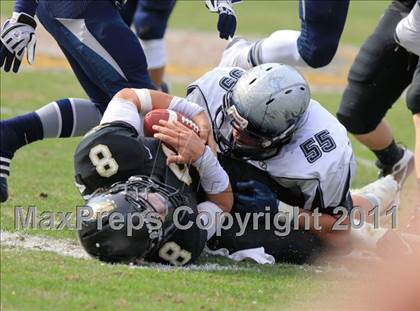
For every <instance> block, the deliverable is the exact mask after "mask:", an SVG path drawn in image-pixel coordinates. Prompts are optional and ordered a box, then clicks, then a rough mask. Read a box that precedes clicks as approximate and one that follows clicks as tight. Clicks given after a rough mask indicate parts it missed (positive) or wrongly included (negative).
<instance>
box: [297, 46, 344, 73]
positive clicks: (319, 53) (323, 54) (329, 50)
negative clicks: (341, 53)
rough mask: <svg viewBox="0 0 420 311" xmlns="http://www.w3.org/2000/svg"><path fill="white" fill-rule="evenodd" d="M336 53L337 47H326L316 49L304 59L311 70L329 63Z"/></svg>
mask: <svg viewBox="0 0 420 311" xmlns="http://www.w3.org/2000/svg"><path fill="white" fill-rule="evenodd" d="M336 51H337V46H336V45H335V46H332V45H326V46H321V47H317V48H316V49H315V50H314V52H313V53H312V54H311V57H310V58H308V59H305V61H306V63H307V64H308V65H309V66H311V67H312V68H321V67H324V66H327V65H328V64H329V63H331V61H332V59H333V58H334V55H335V53H336Z"/></svg>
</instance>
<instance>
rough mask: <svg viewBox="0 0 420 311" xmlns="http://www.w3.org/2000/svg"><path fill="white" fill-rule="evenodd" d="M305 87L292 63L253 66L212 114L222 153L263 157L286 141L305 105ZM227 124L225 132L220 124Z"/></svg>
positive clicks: (246, 156)
mask: <svg viewBox="0 0 420 311" xmlns="http://www.w3.org/2000/svg"><path fill="white" fill-rule="evenodd" d="M309 101H310V94H309V87H308V85H307V83H306V81H305V80H304V79H303V77H302V76H301V75H300V74H299V73H298V72H297V71H296V70H294V69H293V68H292V67H290V66H286V65H281V64H265V65H260V66H257V67H254V68H253V69H251V70H250V71H248V72H247V73H245V74H244V75H242V77H241V78H240V79H239V80H238V81H237V83H236V85H235V86H234V87H233V88H232V90H230V91H228V92H227V93H226V94H225V96H224V98H223V105H222V107H221V108H220V109H219V110H218V112H217V114H216V120H217V119H218V115H220V114H222V116H221V118H220V120H221V121H220V124H219V125H218V126H217V122H216V127H215V134H216V135H215V136H216V142H217V143H218V145H219V149H220V151H221V152H222V153H225V154H231V155H232V156H234V157H237V158H241V159H244V160H248V159H250V160H266V159H269V158H271V157H274V156H276V155H277V154H278V153H279V151H280V149H281V147H282V146H283V145H284V144H287V143H288V142H289V141H290V139H291V138H292V135H293V133H294V131H295V130H296V128H297V123H298V121H299V120H300V118H301V116H302V115H303V113H304V112H305V111H306V108H307V107H308V105H309ZM226 124H227V125H228V128H229V131H228V135H226V134H225V135H223V133H222V131H221V130H220V129H221V128H222V126H224V125H226Z"/></svg>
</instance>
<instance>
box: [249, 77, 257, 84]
mask: <svg viewBox="0 0 420 311" xmlns="http://www.w3.org/2000/svg"><path fill="white" fill-rule="evenodd" d="M256 80H257V78H254V79H253V80H252V81H251V82H249V85H251V84H252V83H254V82H255V81H256Z"/></svg>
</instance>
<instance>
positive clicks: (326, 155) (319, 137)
mask: <svg viewBox="0 0 420 311" xmlns="http://www.w3.org/2000/svg"><path fill="white" fill-rule="evenodd" d="M243 72H244V70H243V69H241V68H237V67H233V68H229V67H217V68H215V69H213V70H212V71H210V72H208V73H206V74H205V75H204V76H202V77H201V78H199V79H198V80H196V81H195V82H194V83H192V84H191V85H190V86H189V87H188V97H187V98H188V99H189V100H190V101H192V102H195V103H197V104H200V105H202V106H203V107H204V108H205V109H206V111H207V113H208V114H209V116H210V118H211V120H212V121H213V126H218V124H220V121H221V120H220V118H222V114H221V113H217V112H218V111H219V110H220V109H221V106H222V103H223V96H224V95H225V94H226V92H227V91H228V90H230V89H232V87H233V86H234V85H235V83H236V81H237V79H238V78H239V77H240V76H241V75H242V73H243ZM221 130H222V131H225V134H227V132H226V131H228V128H227V127H226V128H224V129H221ZM249 163H251V164H252V165H254V166H256V167H258V168H260V169H261V170H264V171H267V172H268V173H269V174H270V175H271V176H272V177H273V178H274V179H275V180H276V181H277V183H278V184H279V189H280V190H281V191H280V193H282V194H283V196H282V198H281V199H282V200H283V201H284V202H286V203H289V204H294V205H297V206H299V207H302V208H305V209H314V208H317V207H319V208H320V211H321V212H322V211H327V212H331V211H332V210H333V209H334V208H335V207H337V206H345V207H351V206H349V205H351V202H349V187H350V183H351V177H352V176H353V175H354V170H355V161H354V156H353V151H352V147H351V143H350V140H349V138H348V136H347V131H346V129H345V128H344V126H342V125H341V124H340V123H339V122H338V120H337V119H336V118H335V117H334V116H333V115H332V114H330V113H329V112H328V111H327V110H326V109H325V108H323V107H322V106H321V105H320V104H319V103H318V102H316V101H315V100H311V102H310V104H309V106H308V109H307V111H306V112H305V113H304V115H303V116H302V118H301V120H300V121H299V123H298V129H297V130H296V132H295V133H294V135H293V137H292V139H291V141H290V142H289V143H288V144H286V145H284V146H283V147H282V148H281V150H280V152H279V153H278V154H277V155H276V156H275V157H273V158H270V159H268V160H265V161H249Z"/></svg>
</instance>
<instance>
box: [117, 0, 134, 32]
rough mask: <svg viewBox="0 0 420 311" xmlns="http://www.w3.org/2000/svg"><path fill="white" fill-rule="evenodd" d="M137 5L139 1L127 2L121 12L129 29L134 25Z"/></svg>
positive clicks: (128, 0) (131, 0)
mask: <svg viewBox="0 0 420 311" xmlns="http://www.w3.org/2000/svg"><path fill="white" fill-rule="evenodd" d="M137 3H138V0H127V2H126V3H125V4H124V6H123V7H122V8H121V10H120V14H121V17H122V19H123V20H124V22H125V23H126V25H127V26H128V27H131V24H132V23H133V20H134V14H135V13H136V8H137Z"/></svg>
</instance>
